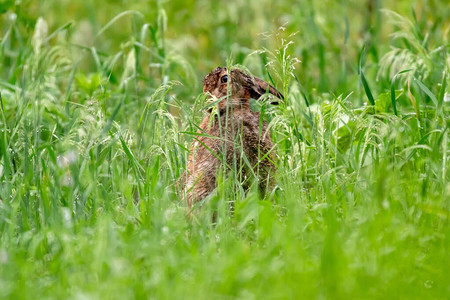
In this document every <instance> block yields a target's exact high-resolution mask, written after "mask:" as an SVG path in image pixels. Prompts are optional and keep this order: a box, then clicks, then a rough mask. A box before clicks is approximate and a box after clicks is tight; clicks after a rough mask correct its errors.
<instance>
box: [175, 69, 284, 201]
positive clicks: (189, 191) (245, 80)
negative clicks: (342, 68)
mask: <svg viewBox="0 0 450 300" xmlns="http://www.w3.org/2000/svg"><path fill="white" fill-rule="evenodd" d="M203 92H204V93H209V94H210V95H211V96H212V97H216V98H217V100H218V110H217V113H216V114H212V113H211V111H212V110H209V111H208V114H207V116H206V117H205V118H204V119H203V121H202V123H201V124H200V130H199V131H198V133H199V135H198V136H196V137H195V140H194V142H193V146H192V148H191V153H190V156H189V162H188V166H187V170H186V171H185V172H184V174H183V175H182V178H180V182H181V185H182V187H183V189H184V198H185V200H186V201H187V205H188V208H189V210H191V209H192V206H193V205H194V204H195V203H197V202H199V201H201V200H203V199H204V198H205V197H207V196H208V195H209V194H211V192H212V191H213V190H214V189H215V188H216V175H217V171H218V169H219V167H220V166H221V165H223V166H224V167H225V168H229V169H231V168H234V167H233V166H236V168H235V170H236V171H237V173H238V174H237V175H238V178H240V179H241V182H242V184H243V187H244V189H247V188H248V187H249V185H250V182H249V180H251V178H255V176H254V174H255V175H256V180H258V184H259V190H260V193H262V195H264V193H265V191H266V190H267V189H271V188H273V186H274V179H273V176H272V175H271V174H272V173H273V172H274V171H275V166H274V158H275V156H274V153H273V149H272V148H273V142H272V139H271V137H270V132H268V125H267V122H266V121H262V120H260V113H259V112H253V111H252V110H251V109H250V98H253V99H259V98H260V97H261V96H262V95H264V94H265V93H266V92H269V93H271V94H273V95H274V96H276V97H277V98H279V99H280V100H283V99H284V97H283V95H282V94H281V93H280V92H278V91H277V90H276V89H275V88H274V87H273V86H271V85H270V84H268V83H267V82H265V81H263V80H261V79H259V78H257V77H252V76H250V75H248V74H246V73H245V72H244V71H242V70H239V69H231V70H229V71H228V70H227V68H225V67H224V68H221V67H218V68H216V69H215V70H214V71H212V72H211V73H209V74H208V75H206V76H205V78H204V79H203ZM272 103H273V104H278V102H276V101H275V102H272ZM211 118H214V119H213V120H211ZM244 156H245V157H244Z"/></svg>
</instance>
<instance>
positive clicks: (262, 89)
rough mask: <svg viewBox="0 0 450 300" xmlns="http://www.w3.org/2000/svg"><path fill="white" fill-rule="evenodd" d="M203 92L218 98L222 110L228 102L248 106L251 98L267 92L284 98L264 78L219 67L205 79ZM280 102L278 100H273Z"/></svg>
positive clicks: (274, 102)
mask: <svg viewBox="0 0 450 300" xmlns="http://www.w3.org/2000/svg"><path fill="white" fill-rule="evenodd" d="M203 92H204V93H207V92H208V93H210V94H211V95H213V96H215V97H216V98H218V99H223V100H222V101H220V102H219V108H220V110H222V109H224V108H225V107H226V105H227V95H228V96H229V99H228V103H229V104H231V105H232V106H241V107H242V106H248V105H249V100H250V98H253V99H256V100H257V99H259V98H260V97H261V96H262V95H264V94H265V93H266V92H269V93H271V94H272V95H274V96H276V97H277V98H278V99H280V100H283V99H284V97H283V95H282V94H281V93H280V92H278V91H277V90H276V89H275V88H274V87H273V86H271V85H270V84H268V83H267V82H265V81H264V80H262V79H259V78H257V77H253V76H250V75H248V74H247V73H245V72H244V71H242V70H239V69H231V70H230V71H228V70H227V68H221V67H218V68H216V69H215V70H214V71H212V72H211V73H209V74H208V75H206V76H205V78H204V79H203ZM271 103H272V104H278V101H272V102H271Z"/></svg>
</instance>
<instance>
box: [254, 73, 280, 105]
mask: <svg viewBox="0 0 450 300" xmlns="http://www.w3.org/2000/svg"><path fill="white" fill-rule="evenodd" d="M267 91H268V92H269V93H271V94H272V95H274V96H275V97H277V98H278V99H280V101H281V102H282V103H283V100H284V96H283V94H281V93H280V92H279V91H277V89H276V88H274V87H273V86H271V85H270V84H268V83H267V82H265V81H264V80H262V79H259V78H258V77H253V84H252V85H251V86H250V95H251V97H252V98H254V99H259V98H260V97H261V96H262V95H264V94H265V93H266V92H267ZM271 104H278V101H276V100H275V101H272V102H271Z"/></svg>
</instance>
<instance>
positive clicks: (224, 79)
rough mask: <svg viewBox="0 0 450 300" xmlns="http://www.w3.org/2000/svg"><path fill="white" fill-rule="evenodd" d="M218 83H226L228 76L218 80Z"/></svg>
mask: <svg viewBox="0 0 450 300" xmlns="http://www.w3.org/2000/svg"><path fill="white" fill-rule="evenodd" d="M220 81H221V82H222V83H225V82H227V81H228V76H227V75H223V76H222V78H220Z"/></svg>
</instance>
